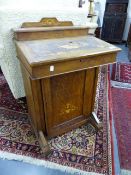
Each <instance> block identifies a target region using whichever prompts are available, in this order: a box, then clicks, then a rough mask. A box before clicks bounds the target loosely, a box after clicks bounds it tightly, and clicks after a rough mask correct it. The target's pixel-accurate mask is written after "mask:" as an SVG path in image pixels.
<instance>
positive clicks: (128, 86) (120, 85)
mask: <svg viewBox="0 0 131 175" xmlns="http://www.w3.org/2000/svg"><path fill="white" fill-rule="evenodd" d="M111 86H112V87H115V88H125V89H131V84H129V83H122V82H118V81H112V80H111Z"/></svg>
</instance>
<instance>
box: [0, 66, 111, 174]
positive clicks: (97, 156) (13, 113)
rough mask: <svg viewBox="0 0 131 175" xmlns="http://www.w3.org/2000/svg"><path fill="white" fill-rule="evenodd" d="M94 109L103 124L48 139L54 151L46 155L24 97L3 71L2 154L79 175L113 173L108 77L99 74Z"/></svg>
mask: <svg viewBox="0 0 131 175" xmlns="http://www.w3.org/2000/svg"><path fill="white" fill-rule="evenodd" d="M99 77H100V79H99V84H98V87H97V96H96V103H95V111H96V112H97V115H98V118H99V119H100V121H101V122H102V123H103V128H102V129H101V130H99V131H98V132H96V130H95V129H94V127H93V126H92V125H90V124H87V125H84V126H82V127H80V128H77V129H74V130H72V131H70V132H68V133H66V134H63V135H62V136H58V137H54V138H52V139H51V140H49V145H50V149H51V150H52V154H51V155H49V156H48V157H47V158H45V157H44V156H43V154H42V152H41V149H40V147H39V144H38V141H37V140H36V137H35V135H34V132H33V129H32V127H31V125H30V122H29V119H28V115H27V105H26V100H25V99H20V100H15V99H14V98H13V96H12V94H11V92H10V90H9V87H8V85H7V82H6V80H5V78H4V76H3V74H0V157H1V158H7V159H15V160H22V161H24V162H29V163H33V164H37V165H43V166H45V167H49V168H55V169H61V170H62V171H65V172H70V173H71V172H72V173H73V174H74V173H77V174H82V175H84V174H89V175H95V174H97V175H98V174H105V175H111V174H112V156H111V135H110V134H111V133H110V121H109V108H108V76H107V68H106V67H103V68H102V71H101V73H100V75H99Z"/></svg>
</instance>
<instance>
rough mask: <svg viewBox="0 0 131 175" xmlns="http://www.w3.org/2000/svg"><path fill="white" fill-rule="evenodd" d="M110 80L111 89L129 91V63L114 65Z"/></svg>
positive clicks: (130, 70) (130, 64)
mask: <svg viewBox="0 0 131 175" xmlns="http://www.w3.org/2000/svg"><path fill="white" fill-rule="evenodd" d="M111 79H112V81H111V84H112V86H113V87H118V88H128V89H131V63H119V62H117V63H115V64H114V65H113V67H112V77H111Z"/></svg>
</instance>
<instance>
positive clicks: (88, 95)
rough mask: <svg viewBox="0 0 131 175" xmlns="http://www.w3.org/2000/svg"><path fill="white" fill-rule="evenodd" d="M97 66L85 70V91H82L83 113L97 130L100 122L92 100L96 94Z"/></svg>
mask: <svg viewBox="0 0 131 175" xmlns="http://www.w3.org/2000/svg"><path fill="white" fill-rule="evenodd" d="M98 74H99V67H96V68H91V69H87V70H86V76H85V77H86V78H85V91H84V103H83V114H84V115H85V116H90V117H88V121H89V122H90V123H91V124H92V125H93V126H94V127H95V128H96V129H97V130H98V129H100V128H101V123H100V122H99V119H98V118H97V116H96V114H95V113H92V111H93V110H94V102H95V96H96V88H97V81H98Z"/></svg>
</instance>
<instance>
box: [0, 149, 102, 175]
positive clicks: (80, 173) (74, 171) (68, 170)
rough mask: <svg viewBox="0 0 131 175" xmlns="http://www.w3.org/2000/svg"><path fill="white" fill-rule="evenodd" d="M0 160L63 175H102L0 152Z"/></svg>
mask: <svg viewBox="0 0 131 175" xmlns="http://www.w3.org/2000/svg"><path fill="white" fill-rule="evenodd" d="M0 158H2V159H7V160H18V161H22V162H25V163H30V164H34V165H38V166H44V167H45V168H50V169H55V170H59V171H62V172H65V173H71V174H73V175H74V174H75V175H76V174H77V175H103V174H99V173H94V172H85V171H82V170H78V169H76V168H72V167H67V166H63V165H59V164H57V163H53V162H49V161H45V160H39V159H36V158H32V157H28V156H23V155H16V154H13V153H8V152H4V151H0Z"/></svg>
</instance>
